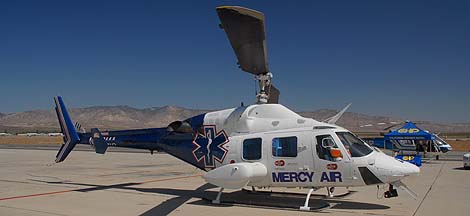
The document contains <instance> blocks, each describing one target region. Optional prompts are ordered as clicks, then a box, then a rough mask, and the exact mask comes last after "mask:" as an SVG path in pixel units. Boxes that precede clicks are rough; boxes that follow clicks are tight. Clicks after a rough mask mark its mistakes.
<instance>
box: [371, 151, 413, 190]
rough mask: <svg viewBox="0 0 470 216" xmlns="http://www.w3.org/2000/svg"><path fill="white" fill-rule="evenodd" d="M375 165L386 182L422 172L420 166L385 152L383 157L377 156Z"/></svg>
mask: <svg viewBox="0 0 470 216" xmlns="http://www.w3.org/2000/svg"><path fill="white" fill-rule="evenodd" d="M374 166H375V168H376V171H377V172H378V174H379V176H380V177H381V179H382V180H384V182H386V183H391V182H395V181H398V180H401V179H402V178H404V177H407V176H411V175H417V174H419V172H420V169H419V167H417V166H415V165H414V164H411V163H408V162H405V161H401V160H397V159H395V158H393V157H390V156H388V155H385V154H383V155H382V157H377V158H376V160H375V164H374Z"/></svg>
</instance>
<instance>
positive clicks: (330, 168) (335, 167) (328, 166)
mask: <svg viewBox="0 0 470 216" xmlns="http://www.w3.org/2000/svg"><path fill="white" fill-rule="evenodd" d="M326 168H327V169H329V170H336V169H338V165H337V164H327V165H326Z"/></svg>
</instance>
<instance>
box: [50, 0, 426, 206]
mask: <svg viewBox="0 0 470 216" xmlns="http://www.w3.org/2000/svg"><path fill="white" fill-rule="evenodd" d="M216 11H217V14H218V16H219V18H220V21H221V24H220V27H221V28H222V29H223V30H224V31H225V33H226V34H227V36H228V39H229V41H230V43H231V46H232V48H233V49H234V51H235V55H236V57H237V59H238V64H239V66H240V68H241V69H242V70H243V71H245V72H248V73H251V74H253V75H254V76H255V78H256V79H257V81H258V84H259V91H258V93H257V95H256V103H255V104H252V105H248V106H244V105H241V106H238V107H235V108H231V109H225V110H220V111H215V112H208V113H204V114H201V115H197V116H194V117H191V118H188V119H186V120H182V121H180V120H178V121H174V122H172V123H170V124H169V125H168V126H167V127H163V128H149V129H135V130H119V131H103V132H101V131H100V130H99V129H98V128H92V129H91V131H90V132H84V131H81V132H78V131H80V130H79V129H78V128H77V127H74V124H73V122H72V120H71V118H70V116H69V114H68V112H67V109H66V107H65V105H64V102H63V99H62V98H61V97H60V96H57V97H55V98H54V100H55V104H56V108H55V110H56V113H57V116H58V119H59V123H60V127H61V130H62V133H63V134H64V142H65V144H63V145H62V146H61V148H60V150H59V152H58V153H57V156H56V160H55V161H56V162H57V163H58V162H62V161H64V160H65V159H66V157H67V156H68V155H69V153H70V152H71V151H72V149H73V148H74V147H75V146H76V145H77V144H87V145H91V146H93V147H94V149H95V151H96V153H99V154H104V153H105V152H106V149H107V148H108V146H115V147H125V148H137V149H147V150H150V152H151V153H153V151H155V150H156V151H163V152H166V153H168V154H170V155H172V156H174V157H176V158H178V159H180V160H182V161H184V162H186V163H188V164H190V165H192V166H194V167H197V168H199V169H201V170H203V171H206V173H205V174H204V175H203V178H204V179H205V180H206V181H207V182H208V183H211V184H213V185H216V186H218V187H220V191H219V193H218V194H217V197H216V198H215V200H213V203H220V198H221V195H222V192H223V190H224V188H227V189H241V188H243V187H245V186H251V187H252V188H255V187H258V188H269V187H290V188H292V187H300V188H308V189H309V191H308V194H307V197H306V200H305V203H304V205H303V206H300V209H301V210H310V207H309V205H308V203H309V199H310V195H311V193H312V192H313V191H314V190H316V189H319V188H324V187H327V188H334V187H354V186H365V185H381V184H388V185H389V190H388V191H386V192H385V193H384V195H385V197H387V198H388V197H396V196H398V193H397V190H396V189H395V188H394V187H399V188H402V189H404V190H405V191H407V192H409V193H410V194H411V195H412V196H416V194H414V193H413V192H412V191H411V190H409V189H408V187H407V186H406V185H405V184H403V182H402V179H403V178H405V177H407V176H410V175H415V174H418V173H419V172H420V169H419V168H418V167H416V166H415V165H413V164H410V163H407V162H403V161H400V160H397V159H395V158H393V157H390V156H387V155H385V154H384V153H382V152H381V151H379V150H377V149H375V148H372V147H370V146H369V145H368V144H366V143H365V142H364V141H362V140H361V139H359V138H357V136H355V135H354V134H352V133H351V132H349V131H348V130H346V129H344V128H342V127H339V126H337V125H334V124H329V123H326V122H320V121H316V120H314V119H310V118H304V117H302V116H300V115H298V114H297V113H295V112H293V111H291V110H290V109H288V108H286V107H285V106H283V105H281V104H279V103H278V101H279V95H280V92H279V90H277V88H275V87H274V85H273V84H272V78H273V76H272V73H271V72H270V70H269V68H268V61H267V50H266V36H265V26H264V22H265V18H264V14H263V13H261V12H258V11H255V10H251V9H248V8H243V7H238V6H221V7H217V8H216ZM343 113H344V111H343ZM338 115H339V116H335V117H333V118H331V119H328V120H327V121H329V122H330V123H334V122H336V120H337V118H339V117H340V116H341V115H342V114H338ZM76 125H77V124H75V126H76Z"/></svg>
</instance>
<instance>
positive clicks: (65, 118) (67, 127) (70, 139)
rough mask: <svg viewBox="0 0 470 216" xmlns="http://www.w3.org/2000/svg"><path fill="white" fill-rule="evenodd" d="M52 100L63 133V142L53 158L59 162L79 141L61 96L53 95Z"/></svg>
mask: <svg viewBox="0 0 470 216" xmlns="http://www.w3.org/2000/svg"><path fill="white" fill-rule="evenodd" d="M54 102H55V111H56V113H57V118H58V119H59V124H60V129H61V130H62V134H64V144H62V146H61V147H60V149H59V152H58V153H57V155H56V159H55V162H56V163H59V162H62V161H64V160H65V158H67V156H68V155H69V154H70V152H71V151H72V150H73V148H74V147H75V145H77V143H79V142H80V137H79V136H78V133H77V131H76V130H75V127H74V124H73V123H72V120H71V119H70V116H69V113H68V112H67V109H66V108H65V105H64V101H63V100H62V97H60V96H57V97H54Z"/></svg>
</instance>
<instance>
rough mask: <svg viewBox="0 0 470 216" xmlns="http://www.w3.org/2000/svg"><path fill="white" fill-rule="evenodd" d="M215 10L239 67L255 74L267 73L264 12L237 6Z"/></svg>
mask: <svg viewBox="0 0 470 216" xmlns="http://www.w3.org/2000/svg"><path fill="white" fill-rule="evenodd" d="M216 10H217V14H218V16H219V19H220V21H221V24H220V26H221V28H223V29H224V30H225V33H226V34H227V37H228V39H229V41H230V44H231V45H232V48H233V50H234V51H235V55H236V56H237V59H238V65H239V66H240V68H241V69H242V70H244V71H246V72H248V73H252V74H255V75H259V74H265V73H268V72H269V69H268V60H267V51H266V33H265V28H264V14H263V13H261V12H258V11H255V10H251V9H248V8H243V7H238V6H221V7H217V8H216Z"/></svg>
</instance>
